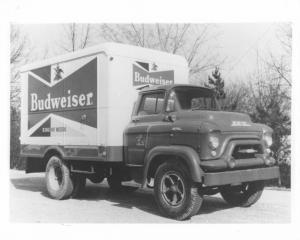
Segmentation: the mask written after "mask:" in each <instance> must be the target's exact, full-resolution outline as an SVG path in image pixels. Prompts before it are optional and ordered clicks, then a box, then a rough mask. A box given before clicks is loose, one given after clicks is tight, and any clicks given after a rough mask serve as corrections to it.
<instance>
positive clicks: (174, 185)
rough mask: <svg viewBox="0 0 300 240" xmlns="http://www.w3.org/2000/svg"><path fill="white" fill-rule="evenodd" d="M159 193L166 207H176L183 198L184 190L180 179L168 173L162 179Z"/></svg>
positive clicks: (177, 175) (178, 176) (173, 173)
mask: <svg viewBox="0 0 300 240" xmlns="http://www.w3.org/2000/svg"><path fill="white" fill-rule="evenodd" d="M161 192H162V196H163V199H164V200H165V202H166V203H167V204H168V205H171V206H178V205H180V204H182V202H183V200H184V198H185V188H184V184H183V179H182V177H181V176H180V175H179V174H178V173H175V172H168V173H165V175H164V176H163V178H162V182H161Z"/></svg>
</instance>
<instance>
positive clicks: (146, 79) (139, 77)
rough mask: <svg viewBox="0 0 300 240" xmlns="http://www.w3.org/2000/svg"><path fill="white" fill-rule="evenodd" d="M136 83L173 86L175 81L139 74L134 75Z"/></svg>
mask: <svg viewBox="0 0 300 240" xmlns="http://www.w3.org/2000/svg"><path fill="white" fill-rule="evenodd" d="M134 81H135V82H137V83H144V84H153V85H170V84H173V80H168V79H163V78H162V77H161V76H159V78H154V77H150V75H149V74H147V75H144V76H142V75H141V74H140V73H139V72H135V73H134Z"/></svg>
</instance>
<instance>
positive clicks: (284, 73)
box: [268, 23, 292, 87]
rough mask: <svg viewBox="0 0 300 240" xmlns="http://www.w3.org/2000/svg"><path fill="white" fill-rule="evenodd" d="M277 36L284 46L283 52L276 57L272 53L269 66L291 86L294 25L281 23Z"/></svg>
mask: <svg viewBox="0 0 300 240" xmlns="http://www.w3.org/2000/svg"><path fill="white" fill-rule="evenodd" d="M277 38H278V40H279V42H280V44H281V46H282V49H283V52H284V53H283V54H281V55H280V56H279V57H275V56H274V55H273V54H272V53H271V54H270V59H269V60H268V64H269V66H270V67H271V68H272V69H273V71H275V72H276V73H277V74H278V77H279V78H280V79H281V80H282V81H283V82H285V84H287V85H288V86H289V87H291V86H292V81H291V73H292V68H291V60H292V26H291V24H288V23H286V24H280V25H279V27H278V30H277Z"/></svg>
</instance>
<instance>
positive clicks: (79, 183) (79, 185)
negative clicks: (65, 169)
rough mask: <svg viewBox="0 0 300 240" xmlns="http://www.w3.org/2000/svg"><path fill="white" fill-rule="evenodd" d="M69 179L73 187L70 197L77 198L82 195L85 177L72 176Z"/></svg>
mask: <svg viewBox="0 0 300 240" xmlns="http://www.w3.org/2000/svg"><path fill="white" fill-rule="evenodd" d="M71 178H72V181H73V186H74V188H73V192H72V194H71V197H72V198H79V197H81V196H82V195H83V192H84V188H85V184H86V177H85V176H82V175H74V176H72V177H71Z"/></svg>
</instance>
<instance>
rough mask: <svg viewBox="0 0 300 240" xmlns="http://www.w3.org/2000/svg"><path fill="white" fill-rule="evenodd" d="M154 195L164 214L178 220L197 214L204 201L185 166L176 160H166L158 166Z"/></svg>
mask: <svg viewBox="0 0 300 240" xmlns="http://www.w3.org/2000/svg"><path fill="white" fill-rule="evenodd" d="M154 196H155V201H156V203H157V205H158V208H159V210H160V211H161V212H162V213H163V215H165V216H166V217H169V218H173V219H176V220H185V219H188V218H190V217H192V216H193V215H195V214H197V213H198V211H199V209H200V207H201V205H202V202H203V197H202V196H201V195H200V194H199V192H198V188H197V187H196V186H195V185H194V184H193V182H192V181H191V179H190V178H189V174H188V171H187V169H186V168H185V166H184V165H182V164H180V163H176V162H175V163H172V162H166V163H163V164H162V165H160V166H159V167H158V169H157V171H156V174H155V178H154Z"/></svg>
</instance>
